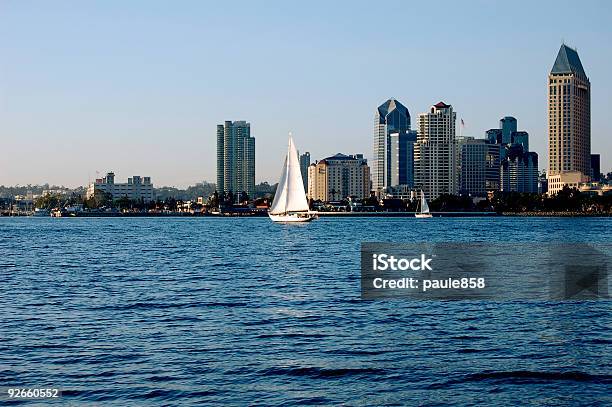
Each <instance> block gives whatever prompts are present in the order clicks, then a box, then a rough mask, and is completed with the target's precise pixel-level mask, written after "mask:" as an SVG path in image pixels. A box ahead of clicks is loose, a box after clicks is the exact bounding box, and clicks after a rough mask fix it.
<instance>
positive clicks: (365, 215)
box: [0, 212, 612, 218]
mask: <svg viewBox="0 0 612 407" xmlns="http://www.w3.org/2000/svg"><path fill="white" fill-rule="evenodd" d="M414 214H415V213H414V212H318V213H317V215H318V216H319V217H321V218H414ZM431 214H432V215H433V217H435V218H476V217H544V218H593V217H600V218H608V217H612V213H583V212H501V213H498V212H431ZM267 216H268V214H267V213H266V212H253V213H245V212H242V213H240V212H236V213H222V214H219V213H216V214H211V213H204V214H202V213H178V212H176V213H115V212H107V213H105V212H77V213H72V214H66V215H63V216H61V217H62V218H184V217H187V218H253V217H255V218H263V217H267ZM0 217H7V218H10V217H20V218H21V217H32V218H34V217H36V218H50V217H52V216H33V215H28V214H12V215H11V214H6V213H0Z"/></svg>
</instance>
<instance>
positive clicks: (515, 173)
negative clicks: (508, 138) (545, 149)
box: [499, 143, 538, 194]
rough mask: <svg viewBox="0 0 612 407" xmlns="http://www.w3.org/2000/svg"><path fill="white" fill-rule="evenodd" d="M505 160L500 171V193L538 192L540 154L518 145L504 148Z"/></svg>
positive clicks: (506, 145) (509, 145) (514, 144)
mask: <svg viewBox="0 0 612 407" xmlns="http://www.w3.org/2000/svg"><path fill="white" fill-rule="evenodd" d="M502 155H503V157H504V158H503V159H502V160H501V166H500V170H499V176H500V191H502V192H524V193H534V194H535V193H537V192H538V154H537V153H535V152H530V151H525V148H524V147H523V145H521V144H518V143H513V144H504V145H503V146H502Z"/></svg>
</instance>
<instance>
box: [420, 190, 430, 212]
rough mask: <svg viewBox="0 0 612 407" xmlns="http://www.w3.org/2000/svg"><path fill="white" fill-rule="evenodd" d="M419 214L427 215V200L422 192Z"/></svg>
mask: <svg viewBox="0 0 612 407" xmlns="http://www.w3.org/2000/svg"><path fill="white" fill-rule="evenodd" d="M421 213H429V205H427V199H425V194H424V193H423V191H421Z"/></svg>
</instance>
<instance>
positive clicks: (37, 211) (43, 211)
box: [33, 208, 51, 216]
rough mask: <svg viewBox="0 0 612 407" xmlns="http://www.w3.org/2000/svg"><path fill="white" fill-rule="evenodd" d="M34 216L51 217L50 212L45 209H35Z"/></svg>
mask: <svg viewBox="0 0 612 407" xmlns="http://www.w3.org/2000/svg"><path fill="white" fill-rule="evenodd" d="M33 215H34V216H51V211H49V210H48V209H45V208H35V209H34V214H33Z"/></svg>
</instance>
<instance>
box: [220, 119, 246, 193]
mask: <svg viewBox="0 0 612 407" xmlns="http://www.w3.org/2000/svg"><path fill="white" fill-rule="evenodd" d="M217 190H218V191H219V192H226V193H228V192H232V193H234V194H236V195H237V194H239V193H241V192H246V193H247V194H248V195H249V197H250V198H252V197H253V196H254V194H255V138H254V137H251V124H250V123H247V122H246V121H235V122H232V121H226V122H225V124H219V125H217Z"/></svg>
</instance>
